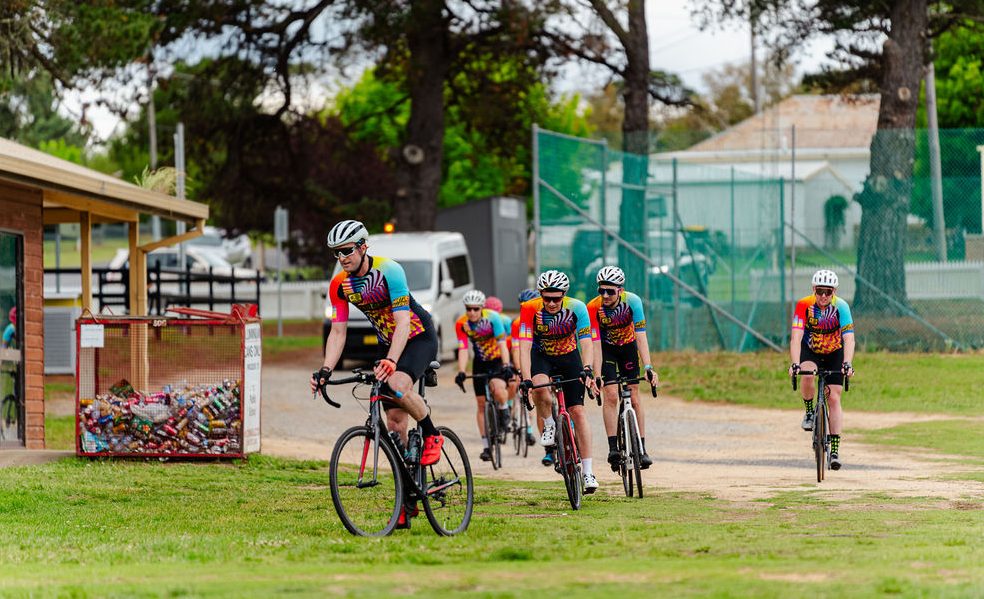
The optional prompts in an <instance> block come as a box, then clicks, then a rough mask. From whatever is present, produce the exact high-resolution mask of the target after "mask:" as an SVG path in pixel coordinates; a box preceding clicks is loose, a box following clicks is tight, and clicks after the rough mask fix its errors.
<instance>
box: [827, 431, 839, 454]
mask: <svg viewBox="0 0 984 599" xmlns="http://www.w3.org/2000/svg"><path fill="white" fill-rule="evenodd" d="M840 444H841V436H840V435H830V453H837V450H839V449H840Z"/></svg>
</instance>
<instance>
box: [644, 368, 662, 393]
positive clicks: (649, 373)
mask: <svg viewBox="0 0 984 599" xmlns="http://www.w3.org/2000/svg"><path fill="white" fill-rule="evenodd" d="M646 381H648V382H649V386H650V387H652V388H653V397H656V389H657V388H658V387H659V375H658V374H656V371H655V370H654V369H653V367H652V366H647V367H646Z"/></svg>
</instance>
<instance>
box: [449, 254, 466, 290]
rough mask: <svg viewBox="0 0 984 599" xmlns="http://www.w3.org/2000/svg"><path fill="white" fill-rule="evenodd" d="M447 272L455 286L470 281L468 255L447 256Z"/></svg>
mask: <svg viewBox="0 0 984 599" xmlns="http://www.w3.org/2000/svg"><path fill="white" fill-rule="evenodd" d="M448 273H449V274H450V275H451V280H452V281H454V286H455V287H461V286H463V285H467V284H469V283H471V269H470V268H469V267H468V256H466V255H464V254H462V255H460V256H451V257H450V258H448Z"/></svg>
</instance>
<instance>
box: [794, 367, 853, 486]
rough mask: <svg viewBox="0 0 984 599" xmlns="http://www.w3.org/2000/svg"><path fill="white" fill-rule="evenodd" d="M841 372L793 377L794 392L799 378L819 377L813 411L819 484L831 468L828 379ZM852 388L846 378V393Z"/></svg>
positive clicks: (804, 372) (803, 373) (803, 372)
mask: <svg viewBox="0 0 984 599" xmlns="http://www.w3.org/2000/svg"><path fill="white" fill-rule="evenodd" d="M841 373H842V371H841V370H820V369H817V370H797V371H796V372H795V373H794V374H793V377H792V383H793V391H795V390H796V383H797V379H796V377H797V376H812V375H816V377H817V381H816V383H817V400H816V406H815V408H814V410H813V438H812V441H813V456H814V458H815V459H816V462H817V482H818V483H820V482H823V479H824V477H825V475H826V471H827V469H828V468H830V412H829V410H828V408H827V394H828V393H829V391H828V389H827V377H829V376H833V375H838V374H841ZM850 386H851V379H850V378H848V377H847V376H846V375H845V376H844V391H845V392H847V390H848V389H850Z"/></svg>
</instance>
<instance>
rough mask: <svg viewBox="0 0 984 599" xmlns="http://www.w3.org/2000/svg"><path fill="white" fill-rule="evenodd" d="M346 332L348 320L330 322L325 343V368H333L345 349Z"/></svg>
mask: <svg viewBox="0 0 984 599" xmlns="http://www.w3.org/2000/svg"><path fill="white" fill-rule="evenodd" d="M347 334H348V322H332V323H331V332H329V333H328V341H327V343H325V362H324V364H323V366H324V367H325V368H328V369H331V370H334V369H335V365H336V364H338V360H339V358H341V357H342V350H343V349H345V337H346V336H347Z"/></svg>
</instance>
